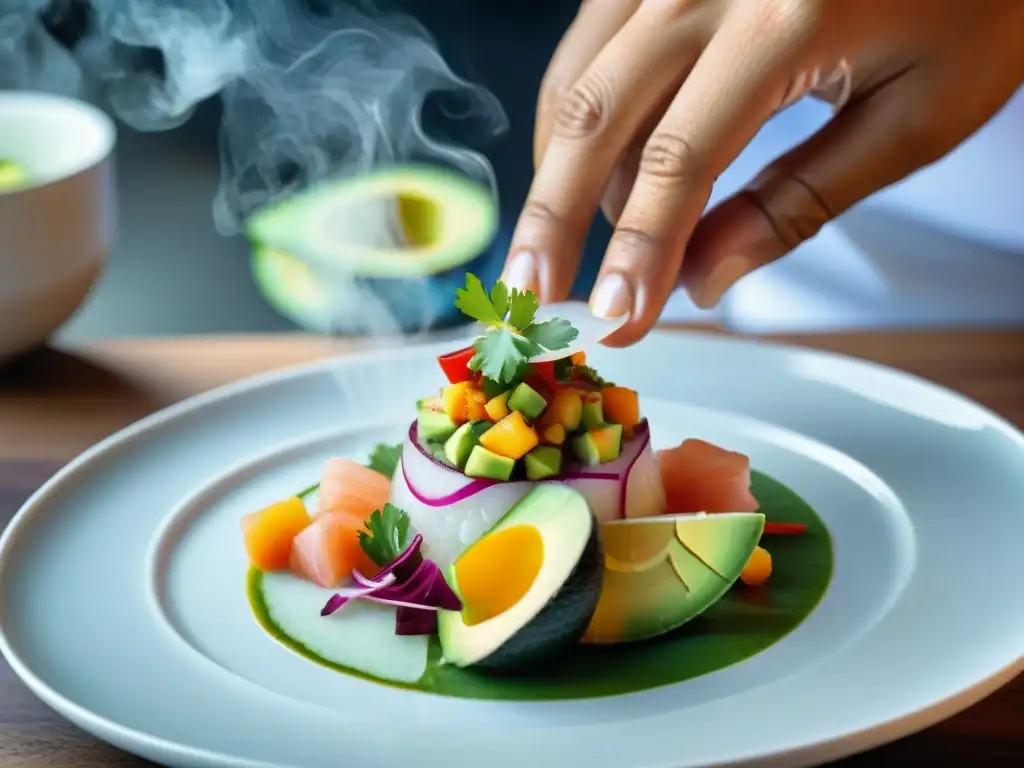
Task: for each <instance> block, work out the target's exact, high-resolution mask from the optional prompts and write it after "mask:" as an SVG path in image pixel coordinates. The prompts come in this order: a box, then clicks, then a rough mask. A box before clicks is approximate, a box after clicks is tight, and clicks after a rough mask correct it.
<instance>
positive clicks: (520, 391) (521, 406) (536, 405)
mask: <svg viewBox="0 0 1024 768" xmlns="http://www.w3.org/2000/svg"><path fill="white" fill-rule="evenodd" d="M508 407H509V408H511V409H512V410H513V411H519V412H520V413H521V414H523V416H525V417H526V418H528V419H530V420H531V421H532V420H533V419H536V418H537V417H538V416H540V415H541V414H542V413H544V409H545V408H547V407H548V401H547V400H545V399H544V398H543V397H542V396H541V394H540V393H539V392H538V391H537V390H535V389H534V388H533V387H531V386H530V385H529V384H527V383H526V382H523V383H522V384H520V385H519V386H517V387H516V388H515V389H514V390H512V395H511V397H509V399H508Z"/></svg>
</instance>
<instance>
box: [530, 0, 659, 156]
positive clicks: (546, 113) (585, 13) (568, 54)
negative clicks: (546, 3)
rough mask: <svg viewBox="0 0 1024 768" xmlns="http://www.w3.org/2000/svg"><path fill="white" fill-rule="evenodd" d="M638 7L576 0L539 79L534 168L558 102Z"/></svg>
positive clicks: (632, 1) (614, 0) (615, 0)
mask: <svg viewBox="0 0 1024 768" xmlns="http://www.w3.org/2000/svg"><path fill="white" fill-rule="evenodd" d="M638 7H640V0H585V2H583V3H581V4H580V9H579V12H578V13H577V14H576V18H575V19H573V22H572V24H570V25H569V28H568V29H567V30H566V31H565V34H564V35H563V36H562V39H561V41H560V42H559V43H558V47H557V48H556V49H555V53H554V55H553V56H552V57H551V62H550V63H549V64H548V68H547V71H546V72H545V73H544V79H543V80H541V84H540V92H539V94H538V96H537V115H536V118H535V119H534V128H533V167H534V169H536V168H539V167H540V160H541V157H543V156H544V150H545V149H546V148H547V146H548V139H549V138H550V136H551V123H552V122H553V120H554V116H555V113H556V111H557V108H558V104H559V103H560V102H561V101H562V99H563V98H564V96H565V94H566V93H567V92H568V91H569V89H570V88H572V85H573V83H575V82H576V81H577V80H579V79H580V77H581V76H582V75H583V73H584V72H585V71H586V69H587V67H589V66H590V64H591V62H593V60H594V59H595V58H597V54H599V53H600V52H601V49H602V48H604V47H605V45H607V44H608V41H609V40H611V39H612V38H613V37H615V33H616V32H618V31H619V30H620V29H622V27H623V26H625V24H626V22H627V21H629V18H630V17H631V16H632V15H633V13H634V12H635V11H636V9H637V8H638Z"/></svg>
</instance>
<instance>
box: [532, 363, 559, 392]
mask: <svg viewBox="0 0 1024 768" xmlns="http://www.w3.org/2000/svg"><path fill="white" fill-rule="evenodd" d="M532 365H533V370H534V371H536V373H537V375H538V376H539V377H540V378H541V379H542V380H543V381H544V383H545V384H547V385H548V388H549V389H552V390H554V389H557V388H558V378H557V377H556V376H555V364H554V363H533V364H532Z"/></svg>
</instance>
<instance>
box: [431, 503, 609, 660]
mask: <svg viewBox="0 0 1024 768" xmlns="http://www.w3.org/2000/svg"><path fill="white" fill-rule="evenodd" d="M603 572H604V568H603V559H602V556H601V544H600V537H599V533H598V525H597V522H596V521H595V519H594V516H593V513H592V512H591V511H590V506H589V504H587V500H586V498H585V497H584V496H583V495H582V494H580V493H579V491H577V490H575V489H573V488H570V487H569V486H567V485H563V484H560V483H544V484H541V485H537V486H535V487H534V488H533V490H531V491H530V492H529V493H528V494H526V496H524V497H523V498H522V499H521V500H520V501H519V503H518V504H516V505H515V506H514V507H512V509H510V510H509V511H508V512H507V513H506V514H505V516H504V517H503V518H502V519H501V520H499V521H498V523H497V525H495V526H494V528H492V529H491V530H490V531H488V532H487V533H485V534H484V535H483V536H482V537H481V538H480V539H478V540H477V541H476V543H474V544H473V545H471V546H470V547H469V549H467V550H466V551H465V552H464V553H462V554H461V555H460V556H459V557H458V558H457V559H456V560H455V562H454V563H453V564H452V565H451V567H450V568H449V569H448V572H447V573H446V574H445V576H446V579H447V581H448V583H449V584H450V585H451V586H452V589H454V590H455V592H456V593H457V594H458V595H459V598H460V600H461V601H462V603H463V609H462V610H461V611H445V610H441V611H438V616H437V623H438V637H439V639H440V641H441V652H442V656H443V658H444V661H445V662H446V663H448V664H452V665H454V666H457V667H470V666H476V667H481V668H485V669H492V670H502V671H505V672H525V671H530V670H533V669H536V668H537V667H540V666H542V665H543V664H545V663H549V662H551V661H553V660H554V659H556V658H557V657H558V656H559V655H560V654H562V653H564V652H566V651H568V650H570V649H572V648H574V647H575V646H576V644H577V643H578V642H579V640H580V637H581V636H582V634H583V632H584V630H585V629H586V627H587V626H588V625H589V623H590V620H591V617H592V616H593V613H594V609H595V607H596V605H597V601H598V599H599V597H600V594H601V583H602V578H603ZM495 584H500V585H501V589H498V590H496V589H494V587H493V585H495Z"/></svg>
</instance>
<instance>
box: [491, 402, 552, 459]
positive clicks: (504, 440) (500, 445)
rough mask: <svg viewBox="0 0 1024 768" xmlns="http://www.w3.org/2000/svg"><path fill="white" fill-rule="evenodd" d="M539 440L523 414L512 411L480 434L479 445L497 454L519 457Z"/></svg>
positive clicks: (510, 457)
mask: <svg viewBox="0 0 1024 768" xmlns="http://www.w3.org/2000/svg"><path fill="white" fill-rule="evenodd" d="M538 442H540V441H539V439H538V438H537V433H536V431H534V429H533V427H531V426H530V425H529V424H527V423H526V419H524V418H523V414H521V413H519V411H512V412H511V413H510V414H509V415H508V416H506V417H505V418H503V419H502V420H501V421H499V422H498V423H497V424H495V425H494V426H493V427H491V428H490V429H488V430H487V431H486V432H484V433H483V434H482V435H480V445H482V446H483V447H484V448H486V449H487V450H489V451H493V452H494V453H496V454H498V455H499V456H505V457H506V458H509V459H516V460H518V459H521V458H522V457H523V456H525V455H526V454H527V453H529V452H530V451H531V450H533V449H534V448H535V447H537V443H538Z"/></svg>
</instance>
